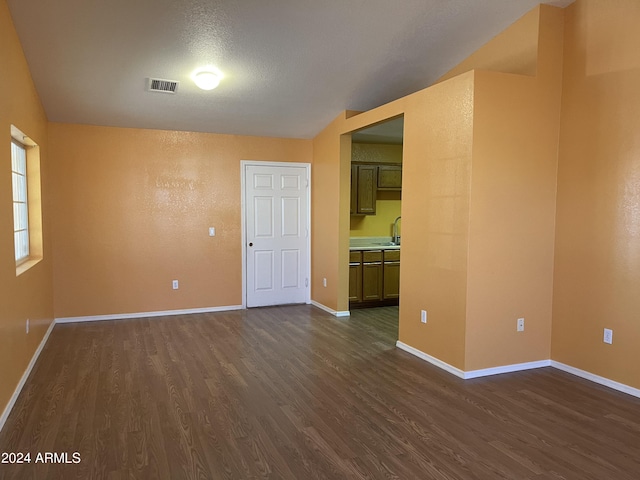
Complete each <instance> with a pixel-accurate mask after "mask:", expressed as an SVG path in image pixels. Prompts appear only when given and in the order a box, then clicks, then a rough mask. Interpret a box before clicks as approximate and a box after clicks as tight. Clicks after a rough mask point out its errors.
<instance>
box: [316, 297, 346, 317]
mask: <svg viewBox="0 0 640 480" xmlns="http://www.w3.org/2000/svg"><path fill="white" fill-rule="evenodd" d="M311 305H313V306H314V307H318V308H320V309H321V310H324V311H325V312H329V313H330V314H331V315H333V316H335V317H348V316H350V315H351V312H349V310H343V311H336V310H333V309H332V308H329V307H327V306H325V305H323V304H321V303H318V302H316V301H315V300H311Z"/></svg>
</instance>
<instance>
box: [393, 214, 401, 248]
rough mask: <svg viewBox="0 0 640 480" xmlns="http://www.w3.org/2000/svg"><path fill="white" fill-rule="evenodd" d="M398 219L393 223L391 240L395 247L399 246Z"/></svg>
mask: <svg viewBox="0 0 640 480" xmlns="http://www.w3.org/2000/svg"><path fill="white" fill-rule="evenodd" d="M400 218H401V217H398V218H396V220H395V222H393V238H392V239H391V241H392V242H393V243H395V244H396V245H400V235H398V220H400Z"/></svg>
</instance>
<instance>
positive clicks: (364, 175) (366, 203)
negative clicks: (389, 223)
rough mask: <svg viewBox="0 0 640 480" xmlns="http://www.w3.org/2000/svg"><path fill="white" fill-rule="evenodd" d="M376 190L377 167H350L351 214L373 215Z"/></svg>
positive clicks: (374, 212)
mask: <svg viewBox="0 0 640 480" xmlns="http://www.w3.org/2000/svg"><path fill="white" fill-rule="evenodd" d="M377 190H378V166H377V165H352V166H351V214H353V215H375V214H376V198H377Z"/></svg>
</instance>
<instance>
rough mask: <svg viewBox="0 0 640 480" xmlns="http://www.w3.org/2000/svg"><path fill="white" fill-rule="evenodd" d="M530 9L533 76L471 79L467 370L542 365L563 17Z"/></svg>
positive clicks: (546, 347)
mask: <svg viewBox="0 0 640 480" xmlns="http://www.w3.org/2000/svg"><path fill="white" fill-rule="evenodd" d="M537 10H538V13H539V15H540V19H539V25H540V27H539V28H540V31H539V46H538V48H537V52H538V67H537V69H536V70H537V75H536V77H526V76H520V75H512V74H504V73H498V72H489V71H476V76H475V79H476V81H475V87H476V88H475V109H474V113H475V116H474V129H473V167H472V179H473V180H472V182H471V215H470V218H471V224H470V232H469V236H470V241H469V265H468V268H469V276H468V297H467V331H466V336H467V341H466V345H467V347H466V356H465V370H467V371H470V370H476V369H482V368H489V367H495V366H500V365H512V364H518V363H525V362H531V361H538V360H547V359H549V358H550V344H551V306H552V285H553V254H554V237H555V202H556V173H557V151H558V132H559V119H560V99H561V81H562V40H563V11H562V10H560V9H557V8H553V7H548V6H543V7H541V8H539V9H537ZM525 19H526V17H525ZM520 317H524V318H525V330H524V332H517V331H516V322H517V319H518V318H520Z"/></svg>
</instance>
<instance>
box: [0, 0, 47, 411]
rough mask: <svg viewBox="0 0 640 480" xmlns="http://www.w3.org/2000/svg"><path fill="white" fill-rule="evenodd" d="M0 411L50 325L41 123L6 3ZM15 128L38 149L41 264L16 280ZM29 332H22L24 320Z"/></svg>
mask: <svg viewBox="0 0 640 480" xmlns="http://www.w3.org/2000/svg"><path fill="white" fill-rule="evenodd" d="M0 71H2V75H0V185H1V187H0V412H2V411H4V408H5V406H6V405H7V402H8V401H9V399H10V398H11V395H12V394H13V392H14V390H15V388H16V387H17V385H18V382H19V381H20V378H21V377H22V375H23V373H24V371H25V369H26V368H27V365H28V364H29V361H30V360H31V358H32V356H33V354H34V352H35V351H36V349H37V347H38V345H39V344H40V342H41V340H42V338H43V336H44V334H45V332H46V330H47V328H48V327H49V325H50V324H51V322H52V321H53V289H52V284H51V276H52V273H51V272H52V262H51V235H50V227H49V225H50V222H49V219H50V210H49V188H48V186H47V179H48V176H49V170H50V169H49V154H48V144H47V119H46V116H45V113H44V110H43V108H42V105H41V104H40V99H39V98H38V94H37V92H36V90H35V88H34V86H33V82H32V80H31V74H30V72H29V68H28V66H27V62H26V60H25V58H24V55H23V53H22V47H21V46H20V42H19V40H18V36H17V34H16V32H15V29H14V27H13V23H12V20H11V17H10V15H9V10H8V8H7V5H6V2H5V1H4V0H0ZM12 124H13V125H15V126H16V127H18V128H19V129H20V130H21V131H22V132H23V133H25V134H27V135H29V136H30V137H31V138H32V139H33V140H34V141H35V142H36V143H37V144H38V145H39V146H40V162H41V180H42V184H43V185H42V209H43V241H44V252H43V260H42V261H41V262H39V263H38V264H36V265H35V266H33V267H32V268H30V269H29V270H28V271H26V272H24V273H23V274H21V275H20V276H18V277H16V265H15V257H14V246H13V207H12V189H11V143H10V142H11V134H10V126H11V125H12ZM27 318H28V319H30V324H31V331H30V333H29V334H26V333H25V332H26V329H25V324H26V320H27Z"/></svg>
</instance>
